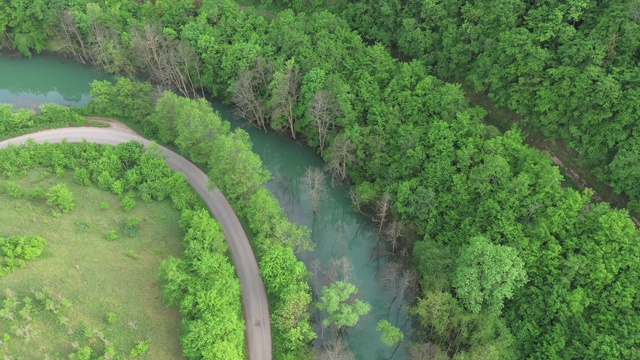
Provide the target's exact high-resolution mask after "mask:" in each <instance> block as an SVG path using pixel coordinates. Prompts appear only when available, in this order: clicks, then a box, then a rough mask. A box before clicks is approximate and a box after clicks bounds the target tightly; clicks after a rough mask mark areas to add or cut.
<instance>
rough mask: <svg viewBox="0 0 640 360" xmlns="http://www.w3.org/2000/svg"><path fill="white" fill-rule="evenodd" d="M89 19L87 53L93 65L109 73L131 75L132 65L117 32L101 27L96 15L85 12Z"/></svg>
mask: <svg viewBox="0 0 640 360" xmlns="http://www.w3.org/2000/svg"><path fill="white" fill-rule="evenodd" d="M87 12H88V14H87V15H88V17H89V40H90V43H89V46H88V49H89V50H88V53H89V54H90V55H89V56H90V58H91V60H92V62H93V64H94V65H96V66H99V67H101V68H103V69H105V70H107V71H108V72H110V73H120V72H125V73H127V74H128V75H132V74H133V65H132V64H131V62H130V61H129V59H128V58H127V51H126V49H125V47H124V44H123V42H122V39H121V38H120V36H119V35H118V32H117V31H116V30H115V29H113V28H111V27H107V26H105V25H103V24H102V23H101V22H100V20H99V18H98V17H97V14H92V13H91V12H89V10H87Z"/></svg>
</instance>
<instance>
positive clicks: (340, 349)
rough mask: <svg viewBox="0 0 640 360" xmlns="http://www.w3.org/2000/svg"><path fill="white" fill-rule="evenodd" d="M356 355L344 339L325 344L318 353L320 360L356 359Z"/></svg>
mask: <svg viewBox="0 0 640 360" xmlns="http://www.w3.org/2000/svg"><path fill="white" fill-rule="evenodd" d="M355 358H356V357H355V356H354V355H353V353H352V352H351V351H349V348H347V345H346V344H345V343H344V341H342V339H337V340H336V342H334V343H333V344H329V345H325V346H324V347H323V348H322V351H320V353H319V354H318V358H317V359H318V360H355Z"/></svg>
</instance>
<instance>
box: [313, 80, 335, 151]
mask: <svg viewBox="0 0 640 360" xmlns="http://www.w3.org/2000/svg"><path fill="white" fill-rule="evenodd" d="M309 110H310V113H311V117H312V118H313V121H314V123H315V124H316V128H317V129H318V141H319V144H320V155H321V156H324V148H325V143H326V139H327V135H328V134H329V131H331V130H333V129H334V128H335V126H336V123H337V119H338V118H339V117H340V116H341V115H340V112H341V110H340V105H339V104H338V103H337V102H336V100H335V98H334V97H333V95H332V94H331V93H330V92H329V91H327V90H319V91H318V92H316V93H315V95H314V96H313V99H312V100H311V102H310V103H309Z"/></svg>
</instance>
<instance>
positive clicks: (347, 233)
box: [0, 55, 410, 360]
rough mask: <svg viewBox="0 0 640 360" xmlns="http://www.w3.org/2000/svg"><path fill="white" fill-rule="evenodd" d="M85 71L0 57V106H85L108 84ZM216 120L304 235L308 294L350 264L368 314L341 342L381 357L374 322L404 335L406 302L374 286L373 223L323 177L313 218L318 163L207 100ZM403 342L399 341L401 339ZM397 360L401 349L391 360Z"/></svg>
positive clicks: (361, 354)
mask: <svg viewBox="0 0 640 360" xmlns="http://www.w3.org/2000/svg"><path fill="white" fill-rule="evenodd" d="M108 78H110V77H109V76H108V75H105V74H102V73H100V72H98V71H96V70H94V69H92V68H90V67H85V66H82V65H80V64H77V63H75V62H73V61H71V60H69V59H65V58H61V57H58V56H51V55H47V56H34V57H33V58H32V59H25V58H9V57H6V56H0V102H7V103H13V104H14V106H15V107H37V106H38V105H39V104H41V103H44V102H54V103H58V104H62V105H72V106H81V105H84V104H86V103H87V102H88V100H89V97H88V92H89V89H90V88H89V83H90V82H91V81H92V80H94V79H99V80H103V79H108ZM213 105H214V107H215V108H216V109H217V110H218V111H219V112H220V114H221V115H222V117H223V118H224V119H226V120H229V121H231V123H232V127H237V126H242V127H243V128H244V129H245V130H247V131H248V132H249V134H250V136H251V139H252V141H253V144H254V151H256V152H257V153H258V154H259V155H260V157H261V158H262V161H263V162H264V165H265V167H266V168H267V169H268V170H269V171H271V173H272V174H273V179H272V180H271V181H270V182H269V183H268V184H267V186H268V188H269V190H271V191H272V192H273V194H274V195H275V196H276V197H277V198H278V200H279V201H280V203H281V204H282V207H283V208H284V210H285V212H286V213H287V215H288V217H289V218H290V219H291V220H293V221H295V222H297V223H299V224H302V225H306V226H308V227H309V228H311V229H312V232H313V233H312V236H313V240H314V242H315V244H316V246H315V249H314V250H313V251H312V252H309V253H302V254H299V258H300V259H302V260H303V261H304V262H305V263H306V264H307V267H308V268H309V269H310V271H311V273H314V274H317V277H314V278H312V279H311V280H310V285H311V286H312V288H314V289H317V290H318V291H319V290H320V289H321V287H322V285H324V284H326V281H327V276H326V275H327V274H329V271H328V267H329V264H330V263H331V261H332V260H334V261H335V260H340V259H342V258H346V259H348V262H349V263H350V264H351V269H352V270H351V271H350V274H349V281H350V282H351V283H353V284H355V285H356V286H357V287H358V289H359V292H358V298H360V299H361V300H363V301H366V302H368V303H370V304H371V306H372V310H371V312H369V314H367V315H366V316H364V317H363V318H362V319H361V321H360V322H359V323H358V325H356V327H354V328H352V329H349V330H348V334H347V335H346V336H345V337H344V339H345V340H346V341H347V343H348V345H349V348H350V349H351V351H353V352H354V354H355V355H356V358H357V359H361V360H370V359H371V360H373V359H387V358H389V356H390V355H391V354H392V353H393V348H390V347H388V346H385V345H384V344H382V342H381V341H380V333H379V332H378V331H377V330H376V324H377V323H378V321H379V320H381V319H388V320H389V321H390V322H391V323H392V324H397V325H398V326H400V327H401V329H402V330H403V332H404V333H405V337H406V336H407V335H408V333H409V330H410V328H409V327H410V324H409V323H408V322H407V314H406V311H405V309H406V307H407V306H406V304H403V302H402V301H400V300H395V301H393V299H394V298H395V296H396V294H395V293H394V291H392V290H390V289H388V287H387V286H384V285H382V284H380V282H379V280H378V279H379V275H378V273H379V270H380V269H382V268H384V266H385V265H384V263H382V262H378V261H376V260H373V259H372V258H371V253H372V251H371V250H372V248H373V247H374V246H375V245H376V243H377V241H378V238H377V236H376V235H375V229H376V226H375V224H374V223H373V222H372V221H371V220H369V219H368V218H366V217H365V216H363V215H362V214H360V213H358V212H356V211H354V209H353V207H352V205H351V202H350V199H349V196H348V189H347V188H346V187H345V186H332V185H331V182H330V178H331V177H330V174H329V173H326V175H327V186H326V188H327V191H326V193H325V196H324V197H323V199H322V200H321V201H320V202H319V205H318V211H317V214H315V215H314V213H313V209H312V205H311V200H310V196H309V193H308V191H307V190H306V189H305V186H304V181H303V176H304V172H305V170H306V169H307V167H316V168H319V169H322V168H323V166H324V164H323V162H322V160H321V159H320V157H319V156H318V155H317V154H316V153H315V152H314V151H313V150H312V149H310V148H309V147H307V146H305V145H303V144H301V143H298V142H295V141H293V140H291V139H289V138H287V137H285V136H280V135H277V134H265V133H264V132H262V131H260V130H258V129H256V128H253V127H250V126H247V125H246V124H244V123H243V122H242V121H239V120H234V119H233V116H232V111H231V109H230V108H229V107H227V106H225V105H223V104H221V103H219V102H213ZM316 329H317V330H318V333H319V334H321V333H323V335H324V336H323V338H324V342H325V343H326V342H332V341H334V340H335V334H332V333H330V332H328V331H326V330H325V331H324V332H322V331H321V328H320V327H319V326H318V327H317V328H316ZM405 343H406V341H405ZM404 357H405V346H404V345H402V346H401V347H400V348H399V349H398V351H397V352H396V353H395V355H394V356H393V359H403V358H404Z"/></svg>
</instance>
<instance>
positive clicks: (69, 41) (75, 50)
mask: <svg viewBox="0 0 640 360" xmlns="http://www.w3.org/2000/svg"><path fill="white" fill-rule="evenodd" d="M56 15H57V18H58V23H57V24H55V25H54V26H53V27H52V29H53V32H54V33H55V35H56V37H57V38H58V40H59V41H60V42H61V43H62V47H61V48H60V50H61V51H62V52H64V53H68V54H71V56H73V57H74V58H75V59H76V60H77V61H79V62H81V63H83V64H87V63H88V62H91V61H92V59H91V57H90V56H89V53H88V50H87V48H86V46H85V44H84V40H83V39H82V35H81V34H80V31H79V30H78V24H77V22H76V15H77V12H76V11H72V10H60V11H58V13H57V14H56Z"/></svg>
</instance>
